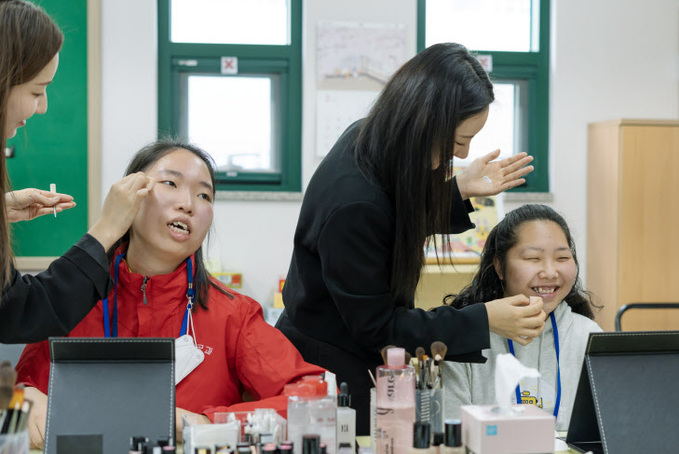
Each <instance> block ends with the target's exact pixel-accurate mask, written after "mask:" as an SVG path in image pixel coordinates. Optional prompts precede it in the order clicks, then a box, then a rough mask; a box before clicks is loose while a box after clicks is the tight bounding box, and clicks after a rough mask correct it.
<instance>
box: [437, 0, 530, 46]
mask: <svg viewBox="0 0 679 454" xmlns="http://www.w3.org/2000/svg"><path fill="white" fill-rule="evenodd" d="M426 1H427V7H426V11H427V14H426V24H427V29H426V36H425V45H426V47H429V46H431V45H432V44H436V43H444V42H456V43H461V44H464V45H465V46H466V47H467V48H468V49H474V50H485V51H508V52H537V51H538V50H539V49H538V35H539V34H538V23H539V20H538V18H539V4H538V3H539V2H538V1H536V0H502V1H498V0H426Z"/></svg>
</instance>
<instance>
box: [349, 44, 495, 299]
mask: <svg viewBox="0 0 679 454" xmlns="http://www.w3.org/2000/svg"><path fill="white" fill-rule="evenodd" d="M493 100H494V94H493V85H492V83H491V82H490V80H489V78H488V75H487V74H486V72H485V71H484V70H483V68H482V67H481V65H480V64H479V62H478V61H477V60H476V58H474V57H473V56H472V55H470V53H469V52H468V51H467V49H466V48H465V47H464V46H462V45H460V44H454V43H446V44H436V45H434V46H431V47H429V48H427V49H425V50H424V51H422V52H420V53H419V54H418V55H416V56H415V57H413V58H412V59H411V60H410V61H408V62H407V63H405V64H404V65H403V66H402V67H401V68H400V69H399V70H398V71H397V72H396V73H395V74H394V76H393V77H392V78H391V80H390V81H389V82H388V83H387V85H386V86H385V87H384V89H383V90H382V93H381V94H380V96H379V98H378V99H377V101H376V102H375V105H374V106H373V108H372V110H371V111H370V113H369V114H368V116H367V117H366V118H365V119H364V120H363V122H362V124H361V129H360V132H359V135H358V137H357V139H356V152H355V154H356V161H357V164H358V167H359V168H360V169H361V171H362V173H363V174H364V175H365V176H366V177H367V178H368V179H370V180H371V181H375V182H376V183H378V184H379V185H380V186H382V187H383V188H384V189H385V191H386V192H387V194H388V195H389V196H390V197H391V199H392V201H393V205H394V211H395V233H396V235H395V242H394V248H393V250H392V257H391V260H392V263H391V283H390V287H391V293H392V295H393V297H394V299H395V300H396V301H397V303H400V304H402V305H405V304H409V302H410V301H412V298H413V295H414V294H415V288H416V287H417V282H418V281H419V276H420V271H421V269H422V266H423V264H424V250H423V248H424V242H425V240H426V238H427V236H428V235H431V234H433V233H449V229H450V218H451V216H450V215H451V213H450V207H451V203H452V188H451V184H452V183H451V182H450V181H448V179H447V175H449V173H450V171H451V167H452V158H453V150H454V145H455V130H456V128H457V126H458V125H459V124H460V122H462V121H463V120H466V119H467V118H469V117H471V116H473V115H476V114H478V113H480V112H482V111H484V110H485V109H486V108H487V107H488V106H489V105H490V103H491V102H493ZM434 154H436V155H437V158H436V159H437V160H438V162H440V165H439V166H438V168H437V169H435V170H432V157H433V155H434ZM447 241H448V240H447V236H444V242H447Z"/></svg>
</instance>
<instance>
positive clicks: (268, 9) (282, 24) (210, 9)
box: [170, 0, 290, 45]
mask: <svg viewBox="0 0 679 454" xmlns="http://www.w3.org/2000/svg"><path fill="white" fill-rule="evenodd" d="M170 17H171V24H170V39H171V41H173V42H176V43H177V42H180V43H206V44H209V43H218V44H271V45H287V44H290V2H289V0H172V1H171V12H170Z"/></svg>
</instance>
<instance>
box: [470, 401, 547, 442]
mask: <svg viewBox="0 0 679 454" xmlns="http://www.w3.org/2000/svg"><path fill="white" fill-rule="evenodd" d="M460 409H461V410H462V418H461V419H462V443H463V444H464V445H465V446H466V447H467V448H468V449H469V450H471V451H472V452H474V453H475V454H489V453H492V454H534V453H553V452H554V426H555V423H556V420H555V418H554V416H552V415H550V414H549V413H547V412H545V411H543V410H541V409H540V408H538V407H536V406H534V405H512V406H511V412H510V413H509V414H502V413H500V412H499V411H498V407H497V406H496V405H463V406H462V407H460Z"/></svg>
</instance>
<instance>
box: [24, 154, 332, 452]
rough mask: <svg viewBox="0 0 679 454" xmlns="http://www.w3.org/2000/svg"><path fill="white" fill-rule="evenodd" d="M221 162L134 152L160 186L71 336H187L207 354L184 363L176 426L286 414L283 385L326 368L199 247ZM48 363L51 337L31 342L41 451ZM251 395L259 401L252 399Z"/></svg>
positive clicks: (27, 378)
mask: <svg viewBox="0 0 679 454" xmlns="http://www.w3.org/2000/svg"><path fill="white" fill-rule="evenodd" d="M213 168H214V164H213V161H212V159H211V158H210V156H209V155H208V154H207V153H205V152H204V151H202V150H201V149H199V148H196V147H194V146H192V145H189V144H182V143H177V142H171V141H159V142H156V143H153V144H151V145H149V146H147V147H145V148H144V149H142V150H141V151H139V152H138V153H137V154H136V155H135V157H134V158H133V159H132V162H131V163H130V165H129V166H128V168H127V172H126V173H127V174H130V173H135V172H144V173H145V174H146V175H148V176H149V177H150V178H152V179H153V180H155V184H154V186H153V189H152V191H151V192H150V194H149V196H148V197H147V198H146V199H145V200H144V201H143V202H142V205H141V209H140V210H139V213H138V214H137V216H136V218H135V220H134V222H133V223H132V226H131V227H130V230H129V231H128V233H127V234H126V235H125V236H124V237H123V238H121V239H120V241H118V243H117V244H116V245H115V246H114V247H112V248H111V249H110V250H109V262H110V263H111V275H112V276H113V278H114V282H115V285H114V289H113V290H111V292H110V293H109V295H108V298H106V299H104V300H102V301H99V303H97V305H96V306H95V308H94V309H93V310H92V311H91V312H90V313H89V315H88V316H87V317H86V318H85V319H84V320H83V321H82V322H81V323H80V324H79V325H78V326H76V327H75V329H74V330H73V331H72V332H71V333H70V334H69V336H70V337H116V336H119V337H175V338H179V337H181V336H186V335H187V334H188V336H190V337H184V338H183V340H186V341H187V343H186V345H187V349H192V348H194V349H195V350H199V352H197V351H194V353H196V354H197V357H198V358H199V359H200V357H201V356H202V357H203V359H202V361H201V362H200V363H199V364H198V365H197V366H195V367H194V365H195V363H192V362H187V363H185V364H181V362H180V361H179V360H178V365H177V379H181V381H179V383H178V384H177V392H176V401H177V418H176V420H177V424H178V426H179V425H180V424H181V420H182V418H181V415H182V414H186V413H198V414H201V415H203V418H204V419H205V421H206V422H208V418H210V419H212V415H213V414H214V413H215V412H223V411H247V410H252V409H254V408H257V407H259V408H274V409H275V410H277V411H278V412H279V413H281V414H282V415H283V416H286V409H287V399H286V396H284V395H283V387H284V386H285V385H286V384H288V383H292V382H294V381H296V380H297V379H299V378H301V377H302V376H304V375H310V374H316V375H317V374H321V373H323V372H324V370H323V369H321V368H319V367H317V366H313V365H311V364H308V363H306V362H304V360H303V359H302V357H301V355H300V354H299V353H298V351H297V350H296V349H295V347H293V345H292V344H291V343H290V342H289V341H288V340H287V338H286V337H285V336H284V335H283V334H281V332H280V331H278V330H277V329H275V328H274V327H272V326H270V325H268V324H267V323H266V322H265V321H264V318H263V317H262V308H261V307H260V305H259V304H258V303H257V302H256V301H254V300H252V299H250V298H248V297H246V296H243V295H240V294H238V293H236V292H234V291H233V290H230V289H228V290H227V289H226V288H225V287H224V286H222V284H220V283H219V282H218V281H217V280H215V279H214V278H212V277H210V275H209V274H208V273H207V271H206V269H205V266H204V263H203V260H202V254H201V245H202V243H203V240H204V239H205V236H206V235H207V233H208V230H209V228H210V226H211V224H212V217H213V212H212V209H213V200H214V195H215V180H214V171H213ZM192 338H193V339H192ZM194 339H195V343H194ZM194 345H195V346H196V347H197V348H195V347H194ZM201 353H202V355H201ZM184 366H186V367H184ZM49 368H50V357H49V350H48V344H47V342H41V343H37V344H29V345H28V346H27V347H26V349H25V350H24V352H23V354H22V356H21V359H20V360H19V363H18V365H17V371H18V374H19V380H20V381H21V382H23V383H24V384H26V386H27V388H26V397H27V398H29V399H32V400H33V402H34V405H33V409H32V411H31V415H30V419H29V432H30V437H31V445H32V446H33V447H41V446H42V443H43V434H44V428H45V416H46V408H47V396H46V393H47V387H48V383H49ZM184 374H186V375H185V377H184V378H182V375H184ZM244 394H245V395H249V396H251V397H252V399H253V400H254V401H249V402H244V401H243V400H244V398H243V396H244ZM248 400H249V399H248ZM177 432H178V433H181V427H178V430H177Z"/></svg>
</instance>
